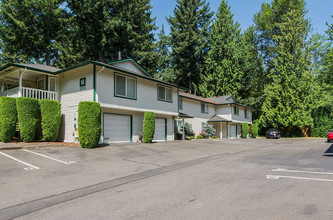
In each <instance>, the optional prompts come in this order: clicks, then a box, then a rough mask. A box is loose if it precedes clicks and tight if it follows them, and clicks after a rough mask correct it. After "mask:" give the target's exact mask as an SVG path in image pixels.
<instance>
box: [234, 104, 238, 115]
mask: <svg viewBox="0 0 333 220" xmlns="http://www.w3.org/2000/svg"><path fill="white" fill-rule="evenodd" d="M234 115H239V107H238V106H237V105H234Z"/></svg>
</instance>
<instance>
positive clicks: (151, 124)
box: [142, 112, 155, 143]
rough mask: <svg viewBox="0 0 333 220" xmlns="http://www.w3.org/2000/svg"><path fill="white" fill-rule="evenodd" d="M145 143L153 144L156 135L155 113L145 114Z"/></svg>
mask: <svg viewBox="0 0 333 220" xmlns="http://www.w3.org/2000/svg"><path fill="white" fill-rule="evenodd" d="M142 133H143V142H145V143H151V142H152V141H153V138H154V133H155V113H154V112H145V116H144V119H143V131H142Z"/></svg>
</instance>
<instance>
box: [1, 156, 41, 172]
mask: <svg viewBox="0 0 333 220" xmlns="http://www.w3.org/2000/svg"><path fill="white" fill-rule="evenodd" d="M0 154H2V155H4V156H6V157H9V158H10V159H13V160H16V161H17V162H20V163H23V164H24V165H27V166H29V167H27V168H24V169H25V170H33V169H36V170H39V167H36V166H34V165H31V164H28V163H26V162H24V161H22V160H19V159H16V158H15V157H12V156H10V155H8V154H5V153H2V152H0Z"/></svg>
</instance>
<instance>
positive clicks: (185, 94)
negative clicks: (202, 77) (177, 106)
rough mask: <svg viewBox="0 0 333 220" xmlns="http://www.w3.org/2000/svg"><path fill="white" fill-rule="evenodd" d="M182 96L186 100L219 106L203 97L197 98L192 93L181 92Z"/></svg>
mask: <svg viewBox="0 0 333 220" xmlns="http://www.w3.org/2000/svg"><path fill="white" fill-rule="evenodd" d="M179 95H180V96H182V97H185V98H189V99H193V100H197V101H201V102H207V103H211V104H217V103H216V102H214V101H212V100H209V99H207V98H203V97H201V96H197V95H192V94H190V93H186V92H181V93H179Z"/></svg>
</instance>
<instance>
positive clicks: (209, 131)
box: [202, 123, 216, 137]
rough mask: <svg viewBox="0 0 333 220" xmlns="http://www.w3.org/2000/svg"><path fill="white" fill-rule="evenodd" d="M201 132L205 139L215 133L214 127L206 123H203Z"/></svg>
mask: <svg viewBox="0 0 333 220" xmlns="http://www.w3.org/2000/svg"><path fill="white" fill-rule="evenodd" d="M202 130H203V131H204V132H205V133H206V136H207V137H211V136H213V135H214V134H215V133H216V129H215V128H214V126H213V125H210V124H208V123H205V125H204V126H203V128H202Z"/></svg>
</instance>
